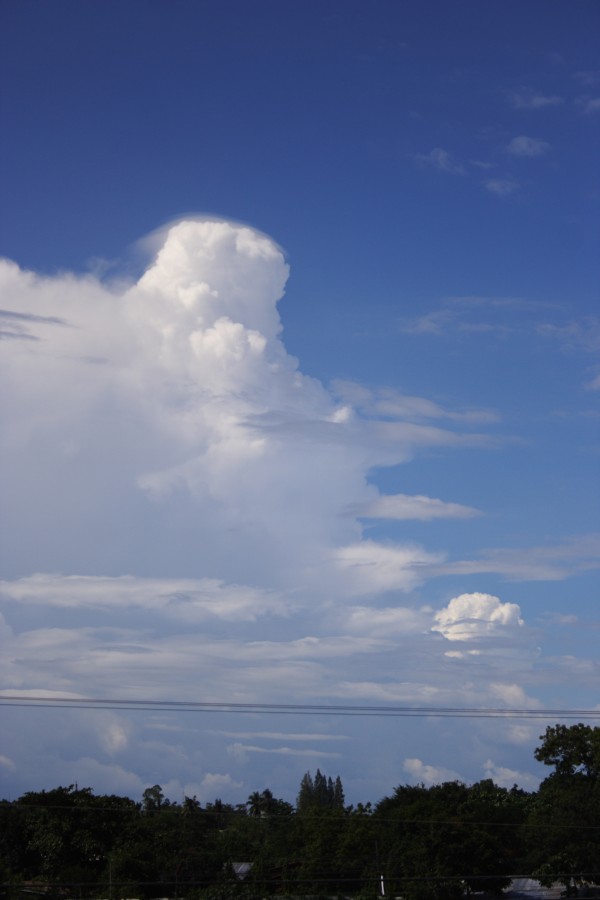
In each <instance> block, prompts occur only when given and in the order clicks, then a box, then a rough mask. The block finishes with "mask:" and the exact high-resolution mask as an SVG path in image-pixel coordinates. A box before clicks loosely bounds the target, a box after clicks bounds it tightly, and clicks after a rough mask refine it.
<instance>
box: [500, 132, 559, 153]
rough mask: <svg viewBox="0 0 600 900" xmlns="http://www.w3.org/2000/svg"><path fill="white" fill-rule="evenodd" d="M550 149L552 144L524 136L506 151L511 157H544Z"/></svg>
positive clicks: (517, 138) (509, 145)
mask: <svg viewBox="0 0 600 900" xmlns="http://www.w3.org/2000/svg"><path fill="white" fill-rule="evenodd" d="M549 149H550V144H548V143H547V142H546V141H540V140H537V139H536V138H531V137H527V136H526V135H524V134H522V135H519V137H515V138H513V139H512V141H511V142H510V143H509V144H508V146H507V148H506V151H507V153H509V154H510V155H511V156H524V157H530V158H533V157H536V156H543V155H544V154H545V153H547V152H548V150H549Z"/></svg>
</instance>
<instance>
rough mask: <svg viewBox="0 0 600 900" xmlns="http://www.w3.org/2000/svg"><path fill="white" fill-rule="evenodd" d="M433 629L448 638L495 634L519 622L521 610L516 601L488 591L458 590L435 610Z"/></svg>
mask: <svg viewBox="0 0 600 900" xmlns="http://www.w3.org/2000/svg"><path fill="white" fill-rule="evenodd" d="M435 622H436V624H435V625H434V626H433V631H439V632H440V633H441V634H443V635H444V637H445V638H447V640H449V641H470V640H477V639H479V638H483V637H489V636H493V635H494V634H496V633H497V632H498V631H499V630H501V629H504V628H514V627H518V626H521V625H522V624H523V620H522V618H521V610H520V608H519V606H518V605H517V604H516V603H502V601H501V600H499V598H498V597H494V596H492V595H491V594H481V593H473V594H460V596H458V597H453V598H452V600H451V601H450V603H449V604H448V606H446V607H444V608H443V609H441V610H439V611H438V612H437V613H436V614H435Z"/></svg>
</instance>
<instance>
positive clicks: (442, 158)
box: [415, 147, 466, 175]
mask: <svg viewBox="0 0 600 900" xmlns="http://www.w3.org/2000/svg"><path fill="white" fill-rule="evenodd" d="M415 159H417V160H418V161H419V162H421V163H425V164H427V165H429V166H432V167H433V168H434V169H437V170H438V171H439V172H449V173H450V174H451V175H466V169H465V167H464V166H462V165H460V164H459V163H456V162H454V160H453V159H452V158H451V156H450V154H449V153H448V152H447V151H446V150H442V148H441V147H434V149H433V150H431V151H430V152H429V153H419V154H417V155H416V157H415Z"/></svg>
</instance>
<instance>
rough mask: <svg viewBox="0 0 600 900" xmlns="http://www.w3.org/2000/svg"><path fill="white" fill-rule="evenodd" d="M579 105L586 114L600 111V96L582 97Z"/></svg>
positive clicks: (578, 101)
mask: <svg viewBox="0 0 600 900" xmlns="http://www.w3.org/2000/svg"><path fill="white" fill-rule="evenodd" d="M576 103H577V106H578V107H579V109H580V110H581V111H582V112H583V113H585V114H586V115H588V116H589V115H593V114H594V113H597V112H600V97H580V98H579V99H578V100H577V101H576Z"/></svg>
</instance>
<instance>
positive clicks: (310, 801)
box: [296, 769, 344, 812]
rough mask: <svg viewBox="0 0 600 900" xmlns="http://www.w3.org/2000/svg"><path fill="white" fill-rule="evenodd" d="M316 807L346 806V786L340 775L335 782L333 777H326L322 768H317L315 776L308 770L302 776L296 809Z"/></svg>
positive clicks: (335, 807)
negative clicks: (344, 786) (343, 784)
mask: <svg viewBox="0 0 600 900" xmlns="http://www.w3.org/2000/svg"><path fill="white" fill-rule="evenodd" d="M315 808H316V809H343V808H344V788H343V787H342V780H341V778H340V776H339V775H338V776H337V777H336V779H335V782H334V781H333V780H332V778H331V777H326V776H325V775H323V774H322V772H321V770H320V769H317V771H316V774H315V777H314V778H313V777H312V775H311V774H310V772H306V774H305V775H304V776H303V777H302V781H301V782H300V791H299V793H298V797H297V800H296V809H297V810H298V812H306V811H307V810H309V809H315Z"/></svg>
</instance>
